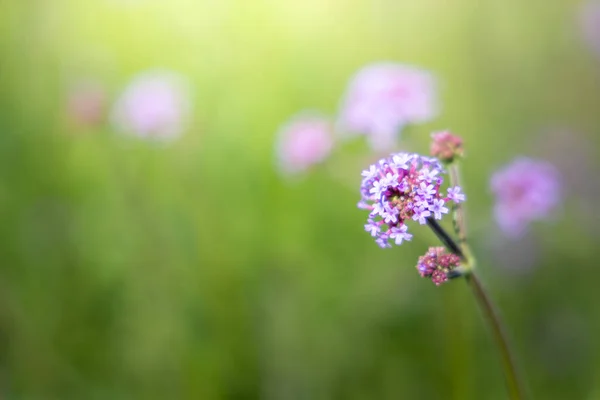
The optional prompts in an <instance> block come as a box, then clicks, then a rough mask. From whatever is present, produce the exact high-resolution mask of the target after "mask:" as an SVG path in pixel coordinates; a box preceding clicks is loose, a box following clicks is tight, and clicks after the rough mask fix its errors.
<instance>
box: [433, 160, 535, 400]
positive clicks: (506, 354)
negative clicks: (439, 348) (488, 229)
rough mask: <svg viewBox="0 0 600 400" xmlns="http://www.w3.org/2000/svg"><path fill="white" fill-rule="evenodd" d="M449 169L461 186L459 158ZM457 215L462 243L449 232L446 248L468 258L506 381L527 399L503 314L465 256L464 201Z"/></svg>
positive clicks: (514, 392)
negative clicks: (456, 248)
mask: <svg viewBox="0 0 600 400" xmlns="http://www.w3.org/2000/svg"><path fill="white" fill-rule="evenodd" d="M448 168H449V170H450V182H451V184H452V185H456V186H460V171H459V165H458V161H456V160H455V161H453V162H452V163H451V164H450V165H449V166H448ZM453 217H454V218H453V219H454V229H455V231H456V234H457V236H458V238H459V246H457V244H456V243H454V242H453V241H452V239H451V238H450V239H449V236H448V235H447V234H446V235H445V236H444V238H443V240H442V243H444V244H446V241H448V240H449V241H450V243H451V244H450V246H448V245H447V246H446V247H447V248H448V249H449V250H450V251H452V252H453V253H454V254H456V255H459V256H460V255H461V254H462V256H461V258H463V259H464V260H465V261H466V264H467V266H468V270H467V271H466V273H465V274H464V276H465V279H466V281H467V284H468V285H469V286H470V287H471V290H472V292H473V295H474V296H475V299H476V300H477V302H478V303H479V307H480V308H481V311H482V312H483V315H484V318H485V319H486V321H487V323H488V325H489V328H490V329H491V331H492V335H493V336H494V340H495V342H496V345H497V346H498V349H499V351H500V355H501V358H502V364H503V367H504V374H505V376H506V384H507V387H508V393H509V396H510V398H511V399H515V400H518V399H523V398H524V392H523V386H522V383H521V380H520V379H519V375H518V371H517V367H516V363H515V359H514V356H513V354H512V351H511V347H510V344H509V342H508V335H507V334H506V330H505V328H504V325H503V323H502V320H501V319H500V315H499V313H498V311H497V309H496V307H495V306H494V303H493V302H492V300H491V299H490V297H489V295H488V294H487V292H486V290H485V288H484V287H483V285H482V284H481V281H480V280H479V278H478V277H477V274H476V273H475V271H474V270H473V268H474V267H475V260H474V258H473V257H472V256H470V257H465V256H464V254H469V255H470V254H471V252H470V250H469V247H468V245H467V241H466V237H467V235H466V223H465V215H464V210H463V207H462V204H460V203H458V204H456V205H455V206H454V214H453ZM429 226H430V227H432V229H433V231H434V232H436V229H434V228H433V226H432V225H431V224H429ZM442 231H443V229H442ZM444 233H445V232H444ZM436 234H437V233H436ZM437 236H438V237H439V238H440V239H442V237H440V235H437ZM455 247H459V249H460V250H462V251H460V253H457V252H455V251H454V250H453V249H454V248H455Z"/></svg>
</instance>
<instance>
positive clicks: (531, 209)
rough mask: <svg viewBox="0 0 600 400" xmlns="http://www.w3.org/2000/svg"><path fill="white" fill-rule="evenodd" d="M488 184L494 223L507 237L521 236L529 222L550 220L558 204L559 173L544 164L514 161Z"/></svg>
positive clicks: (559, 191) (559, 195)
mask: <svg viewBox="0 0 600 400" xmlns="http://www.w3.org/2000/svg"><path fill="white" fill-rule="evenodd" d="M490 185H491V190H492V192H493V193H494V195H495V196H496V205H495V208H494V215H495V217H496V222H497V223H498V226H499V227H500V229H501V230H502V231H503V232H504V233H505V234H506V235H507V236H512V237H520V236H522V235H523V233H525V232H526V230H527V227H528V225H529V223H530V222H532V221H535V220H542V219H547V218H549V217H550V216H551V214H552V212H553V211H554V210H555V209H556V208H557V206H558V205H559V203H560V201H561V182H560V177H559V173H558V170H557V169H556V168H555V167H554V166H553V165H552V164H550V163H548V162H545V161H538V160H532V159H529V158H524V157H521V158H517V159H516V160H514V161H513V162H512V163H510V164H509V165H507V166H505V167H503V168H502V169H500V170H499V171H497V172H496V173H495V174H494V175H493V176H492V179H491V182H490Z"/></svg>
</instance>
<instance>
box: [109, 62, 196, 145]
mask: <svg viewBox="0 0 600 400" xmlns="http://www.w3.org/2000/svg"><path fill="white" fill-rule="evenodd" d="M190 107H191V100H190V96H189V93H188V83H187V81H186V80H185V79H184V77H182V76H180V75H179V74H176V73H174V72H170V71H149V72H144V73H141V74H139V75H138V76H136V77H135V78H134V79H133V80H132V81H131V82H130V83H129V85H128V86H127V87H126V88H125V90H124V91H123V93H122V94H121V96H120V98H119V99H118V100H117V102H116V103H115V105H114V108H113V111H112V122H113V124H114V125H115V127H116V128H117V130H119V131H122V132H126V133H129V134H132V135H135V136H138V137H141V138H151V139H159V140H172V139H175V138H177V137H178V136H180V135H181V133H182V132H183V130H184V127H185V123H186V120H187V118H188V115H189V112H190Z"/></svg>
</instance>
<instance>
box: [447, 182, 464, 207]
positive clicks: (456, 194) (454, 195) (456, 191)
mask: <svg viewBox="0 0 600 400" xmlns="http://www.w3.org/2000/svg"><path fill="white" fill-rule="evenodd" d="M448 200H452V201H453V202H455V203H456V204H458V203H462V202H463V201H465V195H464V194H462V193H461V192H460V187H459V186H454V187H451V188H448Z"/></svg>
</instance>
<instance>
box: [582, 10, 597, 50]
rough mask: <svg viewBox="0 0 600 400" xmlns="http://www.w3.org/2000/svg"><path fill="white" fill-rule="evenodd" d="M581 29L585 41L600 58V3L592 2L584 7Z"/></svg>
mask: <svg viewBox="0 0 600 400" xmlns="http://www.w3.org/2000/svg"><path fill="white" fill-rule="evenodd" d="M581 28H582V31H583V36H584V39H585V41H586V42H587V43H588V45H589V46H590V48H591V49H592V50H593V51H594V52H595V53H596V54H597V55H598V56H599V57H600V1H598V0H590V1H588V2H587V3H585V4H584V5H583V7H582V9H581Z"/></svg>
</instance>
